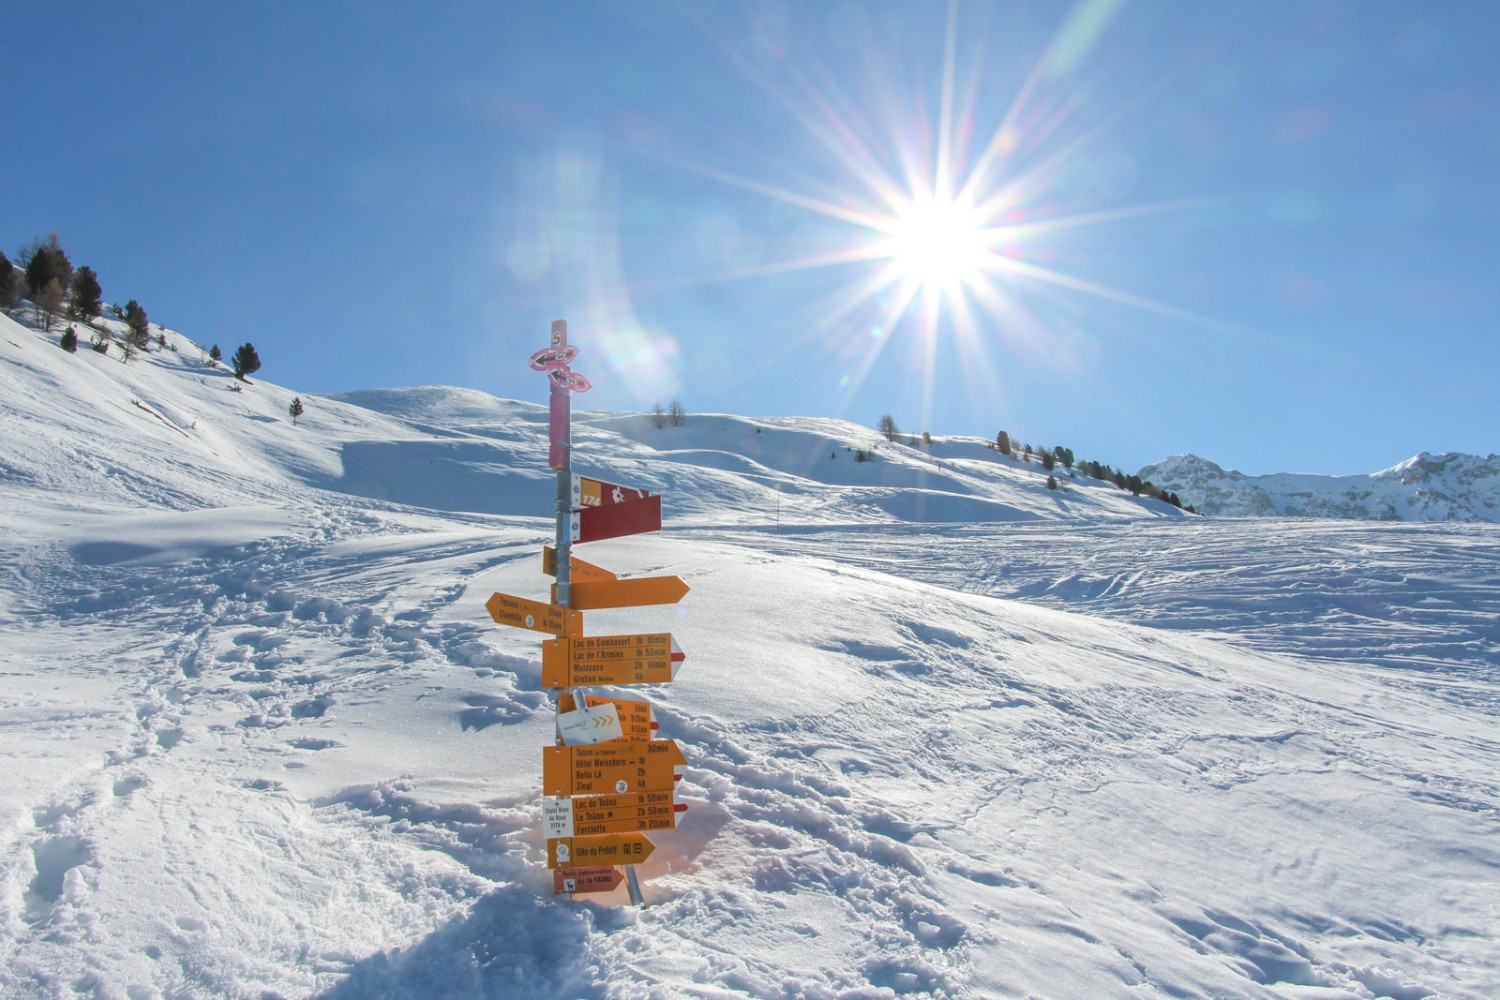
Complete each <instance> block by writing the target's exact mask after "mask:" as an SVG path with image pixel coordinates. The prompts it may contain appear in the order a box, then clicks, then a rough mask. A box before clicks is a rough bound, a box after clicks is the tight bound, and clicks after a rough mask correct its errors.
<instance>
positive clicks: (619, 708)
mask: <svg viewBox="0 0 1500 1000" xmlns="http://www.w3.org/2000/svg"><path fill="white" fill-rule="evenodd" d="M583 702H584V704H585V705H587V706H589V707H590V708H593V707H596V706H598V705H613V706H615V715H616V716H617V717H618V718H619V720H620V730H621V732H622V733H623V734H624V735H623V738H624V739H627V740H649V739H650V738H651V734H652V733H653V732H655V731H656V723H654V722H652V721H651V703H650V702H649V701H632V700H631V699H629V698H600V697H597V696H595V695H591V694H589V695H584V696H583ZM576 705H577V702H576V701H575V700H574V699H573V696H572V695H571V694H563V695H558V698H557V710H558V711H559V712H571V711H573V710H574V706H576Z"/></svg>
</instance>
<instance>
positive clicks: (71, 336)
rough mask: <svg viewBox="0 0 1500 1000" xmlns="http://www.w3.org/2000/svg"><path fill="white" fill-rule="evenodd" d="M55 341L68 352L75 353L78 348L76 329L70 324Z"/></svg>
mask: <svg viewBox="0 0 1500 1000" xmlns="http://www.w3.org/2000/svg"><path fill="white" fill-rule="evenodd" d="M57 343H58V346H60V347H61V348H62V349H63V350H65V351H67V352H68V353H69V354H73V353H75V352H76V351H77V350H78V331H77V330H75V329H73V328H72V327H71V326H70V327H68V328H67V329H66V330H64V331H63V335H62V339H61V340H59V341H58V342H57Z"/></svg>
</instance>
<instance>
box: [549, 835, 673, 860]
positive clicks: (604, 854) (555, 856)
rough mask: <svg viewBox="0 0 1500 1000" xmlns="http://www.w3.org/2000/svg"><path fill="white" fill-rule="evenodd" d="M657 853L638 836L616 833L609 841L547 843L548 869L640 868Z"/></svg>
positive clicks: (587, 839) (585, 839) (579, 839)
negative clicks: (622, 866) (640, 865)
mask: <svg viewBox="0 0 1500 1000" xmlns="http://www.w3.org/2000/svg"><path fill="white" fill-rule="evenodd" d="M654 850H656V845H655V844H653V843H651V841H649V840H647V839H646V838H645V837H644V836H643V835H641V834H639V833H613V834H610V835H609V836H607V837H561V838H558V839H555V840H549V841H547V867H548V868H572V867H573V866H575V865H577V866H585V865H638V864H640V863H641V862H642V861H645V860H646V859H647V858H649V857H650V856H651V852H652V851H654Z"/></svg>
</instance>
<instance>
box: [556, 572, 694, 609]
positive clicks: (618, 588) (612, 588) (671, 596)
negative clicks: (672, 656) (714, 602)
mask: <svg viewBox="0 0 1500 1000" xmlns="http://www.w3.org/2000/svg"><path fill="white" fill-rule="evenodd" d="M687 592H688V585H687V584H685V583H683V582H682V577H680V576H636V577H631V578H630V579H627V580H580V581H578V582H577V583H574V584H573V585H572V588H571V589H570V590H569V591H568V604H569V605H570V606H572V607H574V608H577V609H578V610H579V611H589V610H593V609H597V608H643V607H645V606H646V605H648V604H676V603H677V602H678V601H680V600H682V599H683V597H684V596H685V595H686V594H687Z"/></svg>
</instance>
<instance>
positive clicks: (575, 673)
mask: <svg viewBox="0 0 1500 1000" xmlns="http://www.w3.org/2000/svg"><path fill="white" fill-rule="evenodd" d="M682 660H683V656H682V654H681V653H680V652H678V650H677V644H676V643H675V642H673V640H672V634H671V633H670V632H655V633H651V634H649V635H595V636H586V637H585V636H579V637H577V638H570V639H553V640H551V641H550V642H545V643H543V644H542V687H544V688H554V689H555V688H571V687H595V686H598V685H601V684H667V683H670V682H671V681H672V680H674V679H675V678H676V677H677V665H678V664H679V663H681V662H682Z"/></svg>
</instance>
